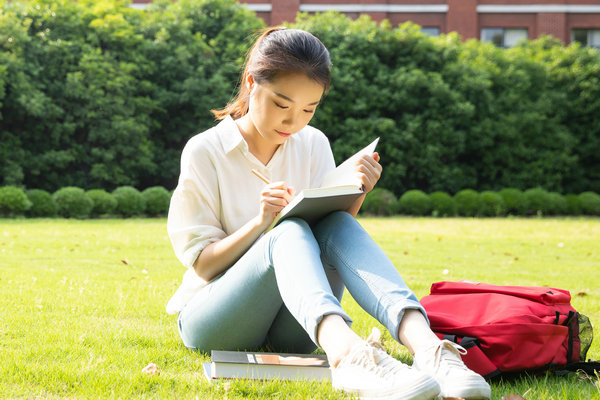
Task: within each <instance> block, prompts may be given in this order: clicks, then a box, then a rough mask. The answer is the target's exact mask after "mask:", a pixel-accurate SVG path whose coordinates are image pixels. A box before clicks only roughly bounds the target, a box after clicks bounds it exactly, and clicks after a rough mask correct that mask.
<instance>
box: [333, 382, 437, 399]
mask: <svg viewBox="0 0 600 400" xmlns="http://www.w3.org/2000/svg"><path fill="white" fill-rule="evenodd" d="M333 387H334V388H335V389H337V390H343V391H345V392H348V393H352V394H357V395H358V396H359V398H360V399H361V400H433V399H436V398H438V396H439V394H440V386H439V385H438V383H437V381H436V380H435V379H432V378H426V379H423V380H422V382H420V383H419V384H413V385H412V386H411V387H410V389H407V388H405V387H404V388H393V389H389V390H386V391H376V392H375V391H370V390H360V389H355V390H353V389H345V388H343V387H336V386H335V385H334V386H333Z"/></svg>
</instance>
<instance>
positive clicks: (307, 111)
mask: <svg viewBox="0 0 600 400" xmlns="http://www.w3.org/2000/svg"><path fill="white" fill-rule="evenodd" d="M304 112H305V113H309V114H312V113H314V112H315V110H304Z"/></svg>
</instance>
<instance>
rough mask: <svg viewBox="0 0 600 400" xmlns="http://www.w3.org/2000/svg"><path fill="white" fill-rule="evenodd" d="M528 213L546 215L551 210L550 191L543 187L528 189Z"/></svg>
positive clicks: (525, 193) (526, 201)
mask: <svg viewBox="0 0 600 400" xmlns="http://www.w3.org/2000/svg"><path fill="white" fill-rule="evenodd" d="M523 194H524V196H525V204H526V208H527V211H526V212H527V214H532V215H546V214H548V211H549V210H550V196H549V193H548V192H547V191H546V190H544V189H542V188H532V189H527V190H526V191H525V192H524V193H523Z"/></svg>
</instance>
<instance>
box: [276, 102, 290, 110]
mask: <svg viewBox="0 0 600 400" xmlns="http://www.w3.org/2000/svg"><path fill="white" fill-rule="evenodd" d="M274 103H275V105H276V106H277V107H279V108H283V109H286V108H287V107H286V106H282V105H281V104H279V103H277V102H274Z"/></svg>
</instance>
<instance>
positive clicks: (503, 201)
mask: <svg viewBox="0 0 600 400" xmlns="http://www.w3.org/2000/svg"><path fill="white" fill-rule="evenodd" d="M172 195H173V191H169V190H167V189H165V188H164V187H161V186H153V187H150V188H147V189H144V190H143V191H141V192H140V191H139V190H137V189H136V188H134V187H132V186H122V187H119V188H117V189H115V190H114V191H113V193H109V192H107V191H105V190H103V189H91V190H88V191H87V192H85V191H83V189H81V188H78V187H65V188H62V189H60V190H57V191H56V192H55V193H54V194H52V195H51V194H50V193H48V192H46V191H44V190H40V189H30V190H27V191H24V190H23V189H20V188H17V187H13V186H4V187H0V212H1V213H2V215H3V216H4V217H14V216H18V215H22V214H25V215H26V216H27V217H53V216H56V215H58V216H60V217H65V218H88V217H93V218H98V217H102V216H106V215H109V216H121V217H131V216H146V217H164V216H165V215H166V214H167V213H168V210H169V204H170V199H171V196H172ZM360 214H361V215H375V216H391V215H398V214H404V215H415V216H425V215H431V216H433V217H453V216H456V215H459V216H468V217H475V216H480V217H499V216H504V215H518V216H544V215H571V216H579V215H588V216H600V195H598V194H597V193H595V192H591V191H587V192H583V193H580V194H573V193H571V194H566V195H562V194H560V193H558V192H547V191H546V190H544V189H541V188H532V189H528V190H526V191H525V192H522V191H520V190H519V189H515V188H506V189H502V190H500V191H498V192H495V191H483V192H481V193H478V192H476V191H475V190H473V189H465V190H461V191H459V192H458V193H456V194H455V195H454V196H451V195H450V194H448V193H446V192H442V191H436V192H433V193H430V194H426V193H425V192H423V191H421V190H409V191H406V192H405V193H403V194H402V196H400V198H399V199H398V198H397V197H396V196H395V195H394V193H392V192H391V191H389V190H387V189H383V188H376V189H374V190H372V191H371V192H369V193H368V194H367V196H366V197H365V200H364V202H363V205H362V207H361V209H360Z"/></svg>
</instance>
